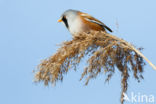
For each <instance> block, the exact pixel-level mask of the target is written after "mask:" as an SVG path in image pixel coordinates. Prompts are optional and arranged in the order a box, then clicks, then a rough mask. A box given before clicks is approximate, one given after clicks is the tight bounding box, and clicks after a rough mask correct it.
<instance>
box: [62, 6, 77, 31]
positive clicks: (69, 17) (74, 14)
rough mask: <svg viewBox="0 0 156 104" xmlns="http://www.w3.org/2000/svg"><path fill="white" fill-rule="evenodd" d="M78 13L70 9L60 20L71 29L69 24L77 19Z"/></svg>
mask: <svg viewBox="0 0 156 104" xmlns="http://www.w3.org/2000/svg"><path fill="white" fill-rule="evenodd" d="M78 12H79V11H77V10H73V9H68V10H66V11H65V12H64V13H63V14H62V16H61V18H60V20H62V22H63V23H64V24H65V26H66V27H67V28H69V24H70V23H71V22H72V21H74V19H76V17H77V14H78Z"/></svg>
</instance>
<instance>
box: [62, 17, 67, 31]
mask: <svg viewBox="0 0 156 104" xmlns="http://www.w3.org/2000/svg"><path fill="white" fill-rule="evenodd" d="M62 21H63V22H64V24H65V25H66V27H67V28H68V27H69V25H68V21H67V19H66V17H64V16H63V18H62Z"/></svg>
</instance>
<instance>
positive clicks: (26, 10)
mask: <svg viewBox="0 0 156 104" xmlns="http://www.w3.org/2000/svg"><path fill="white" fill-rule="evenodd" d="M155 5H156V0H94V1H93V0H77V1H76V0H0V74H1V75H0V104H120V92H121V86H120V80H121V77H120V72H119V71H117V70H116V73H115V74H114V76H113V77H112V79H111V80H110V82H109V83H104V78H105V77H104V75H101V76H99V77H98V78H96V79H93V80H91V81H90V83H89V84H88V86H84V80H83V81H79V79H80V76H81V72H82V71H83V68H84V65H81V64H80V66H79V69H78V71H77V72H75V71H73V70H71V71H70V72H69V73H68V74H67V75H65V76H64V81H63V82H62V83H60V82H59V83H57V85H56V86H55V87H52V86H49V87H45V86H44V84H43V83H38V84H35V83H34V82H33V79H34V73H33V72H32V71H33V70H36V68H37V65H38V64H39V63H40V61H41V60H43V59H45V58H47V57H49V56H51V55H52V54H54V53H55V52H56V50H57V49H58V48H59V46H57V44H59V43H61V42H62V41H65V40H70V39H71V38H72V37H71V35H70V33H69V32H68V30H67V29H66V28H65V26H64V25H63V24H60V23H57V20H58V19H59V17H60V16H61V14H62V13H63V12H64V11H65V10H67V9H76V10H80V11H83V12H86V13H88V14H91V15H92V16H94V17H96V18H97V19H99V20H101V21H102V22H104V23H105V24H106V25H107V26H109V27H110V28H111V29H112V30H114V33H113V34H114V35H116V36H118V37H120V38H123V39H125V40H127V41H128V42H131V43H133V44H135V45H136V46H138V47H140V46H141V47H143V48H144V51H143V54H144V55H145V56H146V57H147V58H148V59H149V60H151V61H152V62H153V63H154V64H155V65H156V54H155V53H156V20H155V19H156V13H155V12H156V6H155ZM117 23H118V24H119V26H118V27H117V25H116V24H117ZM143 75H144V80H142V81H141V83H137V81H136V80H135V79H134V78H133V77H131V78H130V79H129V88H128V95H129V96H130V94H131V92H134V93H135V94H138V93H140V94H141V95H142V94H146V95H153V96H154V97H155V103H156V83H155V79H156V71H155V70H153V69H152V68H151V67H150V66H149V64H147V65H146V66H145V71H144V74H143ZM125 104H131V103H130V102H126V103H125ZM141 104H142V103H141ZM153 104H154V103H153Z"/></svg>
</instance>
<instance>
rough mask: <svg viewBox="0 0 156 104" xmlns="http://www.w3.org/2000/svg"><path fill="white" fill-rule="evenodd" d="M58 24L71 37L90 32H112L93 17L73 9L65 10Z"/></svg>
mask: <svg viewBox="0 0 156 104" xmlns="http://www.w3.org/2000/svg"><path fill="white" fill-rule="evenodd" d="M58 22H63V24H64V25H65V26H66V28H67V29H68V30H69V32H70V33H71V34H72V35H74V34H81V33H83V32H86V33H88V32H90V31H92V30H94V31H105V32H106V30H108V31H109V32H113V31H112V30H111V29H110V28H109V27H108V26H106V25H105V24H104V23H102V22H101V21H99V20H98V19H96V18H94V17H93V16H91V15H89V14H87V13H83V12H81V11H78V10H73V9H68V10H66V11H65V12H64V13H63V14H62V15H61V17H60V19H59V20H58Z"/></svg>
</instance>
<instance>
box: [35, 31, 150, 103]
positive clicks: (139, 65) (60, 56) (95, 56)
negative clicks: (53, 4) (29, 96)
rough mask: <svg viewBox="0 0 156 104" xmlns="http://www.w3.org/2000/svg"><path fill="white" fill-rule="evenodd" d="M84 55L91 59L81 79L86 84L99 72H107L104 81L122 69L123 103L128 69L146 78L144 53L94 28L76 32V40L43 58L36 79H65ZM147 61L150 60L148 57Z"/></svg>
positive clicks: (53, 82)
mask: <svg viewBox="0 0 156 104" xmlns="http://www.w3.org/2000/svg"><path fill="white" fill-rule="evenodd" d="M139 50H141V48H139ZM85 56H87V58H88V60H87V63H88V65H87V66H86V67H85V68H84V72H83V73H82V75H81V78H80V80H82V79H83V78H84V77H85V78H86V83H85V84H86V85H87V84H88V82H89V80H90V79H92V78H96V77H97V75H98V74H99V73H104V74H106V75H107V78H106V80H105V81H109V80H110V79H111V77H112V75H113V74H114V72H115V69H119V71H120V72H121V77H122V80H121V86H122V92H121V104H123V102H124V99H123V97H124V95H123V93H126V91H127V87H128V82H127V80H128V78H129V71H132V72H133V75H134V78H136V79H137V80H138V81H140V78H141V79H142V78H143V76H142V72H143V67H144V65H145V63H144V60H143V58H145V57H144V56H143V54H141V53H140V52H139V51H138V50H137V49H135V48H134V46H132V45H131V44H129V43H128V42H126V41H124V40H122V39H119V38H117V37H115V36H113V35H111V34H108V33H105V32H95V31H92V32H90V33H83V34H77V35H74V36H73V39H72V40H71V41H66V42H64V43H63V44H62V45H61V48H59V49H58V50H57V52H56V53H55V54H54V55H53V56H51V57H49V58H48V59H45V60H43V61H42V62H41V64H40V65H39V66H38V69H39V70H38V71H37V72H36V75H35V80H36V81H37V82H40V81H42V82H44V84H45V85H48V84H49V83H50V82H51V83H52V84H55V83H56V82H57V81H62V80H63V75H64V74H66V73H67V72H68V70H69V69H74V70H77V69H76V67H77V65H78V64H79V63H80V62H81V59H82V58H83V57H85ZM145 60H147V62H149V60H148V59H146V58H145Z"/></svg>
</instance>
